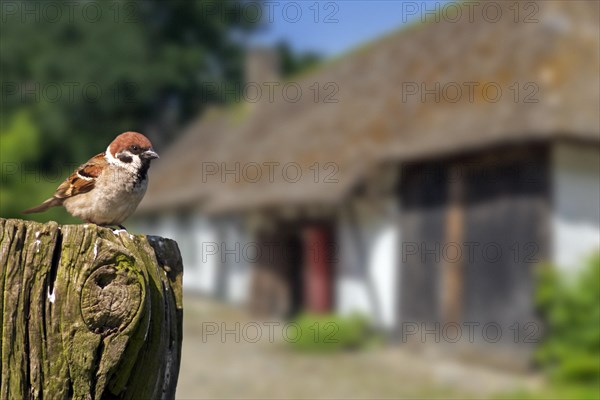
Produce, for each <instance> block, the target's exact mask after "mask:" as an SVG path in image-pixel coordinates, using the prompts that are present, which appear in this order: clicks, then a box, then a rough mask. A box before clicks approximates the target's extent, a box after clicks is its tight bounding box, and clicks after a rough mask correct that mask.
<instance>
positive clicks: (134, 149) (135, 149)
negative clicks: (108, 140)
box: [130, 144, 140, 152]
mask: <svg viewBox="0 0 600 400" xmlns="http://www.w3.org/2000/svg"><path fill="white" fill-rule="evenodd" d="M130 149H131V151H134V152H135V151H138V150H139V149H140V148H139V147H138V146H136V145H135V144H134V145H132V146H131V147H130Z"/></svg>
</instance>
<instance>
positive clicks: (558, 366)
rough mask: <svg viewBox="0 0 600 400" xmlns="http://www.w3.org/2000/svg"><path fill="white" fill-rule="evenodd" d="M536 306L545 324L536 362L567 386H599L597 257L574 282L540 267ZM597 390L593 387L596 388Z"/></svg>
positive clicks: (599, 285) (599, 279) (599, 259)
mask: <svg viewBox="0 0 600 400" xmlns="http://www.w3.org/2000/svg"><path fill="white" fill-rule="evenodd" d="M539 278H540V280H539V286H538V290H537V303H538V305H539V307H540V311H541V312H542V315H543V317H544V319H545V321H546V323H547V335H546V339H545V341H544V342H543V343H542V344H541V345H540V348H539V351H538V354H537V356H538V360H539V362H540V363H541V365H542V366H543V367H545V368H547V369H548V371H549V372H550V374H551V376H552V377H553V378H555V379H557V380H559V381H564V382H567V383H591V384H594V385H598V383H600V254H596V255H594V256H593V257H591V258H590V259H589V261H588V262H587V264H586V265H585V267H584V268H582V269H581V270H580V271H579V274H578V275H577V276H576V277H574V279H567V278H573V277H567V276H564V275H563V274H561V273H560V272H559V271H557V269H556V268H544V269H542V271H541V273H540V277H539ZM596 388H597V386H596Z"/></svg>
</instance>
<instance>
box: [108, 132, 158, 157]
mask: <svg viewBox="0 0 600 400" xmlns="http://www.w3.org/2000/svg"><path fill="white" fill-rule="evenodd" d="M134 145H135V146H137V147H138V148H139V149H140V150H148V149H151V148H152V143H151V142H150V140H148V138H147V137H146V136H144V135H142V134H141V133H137V132H125V133H121V134H120V135H119V136H117V137H116V138H115V140H113V141H112V143H111V144H110V146H108V148H109V150H110V152H111V154H112V155H113V156H114V155H115V154H117V153H118V152H120V151H123V150H125V149H129V148H130V147H131V146H134Z"/></svg>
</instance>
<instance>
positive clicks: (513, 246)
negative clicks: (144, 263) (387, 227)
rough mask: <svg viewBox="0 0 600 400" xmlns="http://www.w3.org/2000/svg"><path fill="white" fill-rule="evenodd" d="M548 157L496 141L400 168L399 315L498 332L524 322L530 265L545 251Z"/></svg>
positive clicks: (541, 150)
mask: <svg viewBox="0 0 600 400" xmlns="http://www.w3.org/2000/svg"><path fill="white" fill-rule="evenodd" d="M548 157H549V150H548V147H547V146H545V145H527V146H506V147H503V148H497V149H494V150H491V151H487V152H485V153H478V154H473V155H468V156H461V157H456V158H452V159H446V160H440V161H437V162H422V163H419V164H412V165H406V166H404V167H403V170H402V179H401V182H400V184H401V186H400V190H399V191H400V199H401V200H400V201H401V204H402V217H401V232H402V234H401V236H402V243H401V268H402V270H401V288H400V314H401V315H400V320H401V321H404V322H423V321H424V322H428V321H442V322H450V321H451V322H461V321H462V322H466V321H468V322H479V323H481V324H485V323H486V322H496V323H498V324H500V325H501V326H502V327H503V329H508V327H509V326H511V325H512V324H514V323H515V322H526V321H531V320H532V319H533V300H532V299H533V278H532V271H533V267H534V265H536V264H537V263H539V262H541V261H543V260H544V259H546V256H547V252H548V226H547V223H548V220H549V201H550V200H549V199H550V179H549V170H548V166H549V159H548ZM450 246H457V247H458V248H459V249H460V250H459V251H460V256H459V257H454V256H455V253H454V252H453V251H447V250H448V249H449V247H450ZM452 250H453V249H452ZM449 258H452V259H449ZM449 303H450V304H451V307H448V304H449Z"/></svg>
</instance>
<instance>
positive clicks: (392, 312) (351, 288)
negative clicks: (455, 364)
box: [336, 199, 400, 329]
mask: <svg viewBox="0 0 600 400" xmlns="http://www.w3.org/2000/svg"><path fill="white" fill-rule="evenodd" d="M358 209H359V211H358V226H359V232H358V234H359V238H360V240H361V241H362V242H363V243H364V245H366V253H367V254H366V255H365V256H364V258H361V257H360V255H359V253H358V252H359V251H360V246H359V245H357V242H356V240H357V237H356V233H353V232H352V230H353V229H356V227H354V226H353V225H352V223H351V221H350V220H349V218H348V216H347V214H346V213H343V215H342V216H341V218H340V224H339V228H338V240H339V246H340V248H339V260H338V268H337V274H336V308H337V311H338V312H339V313H341V314H343V315H348V314H351V313H355V312H358V313H361V314H365V315H367V316H368V317H369V318H370V319H371V320H372V321H373V322H374V323H375V324H376V325H378V326H380V327H383V328H387V329H391V328H393V327H394V326H395V324H396V322H397V304H398V295H399V293H398V287H399V285H398V283H399V281H398V278H399V277H398V272H399V267H400V266H399V263H398V243H399V241H400V237H399V234H400V232H399V224H398V223H397V211H396V209H397V206H396V202H395V201H394V200H393V199H389V200H386V201H383V202H381V203H379V204H378V205H375V204H370V203H363V204H362V205H359V207H358ZM363 259H364V261H365V263H366V270H365V269H364V266H361V262H362V261H361V260H363Z"/></svg>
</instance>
